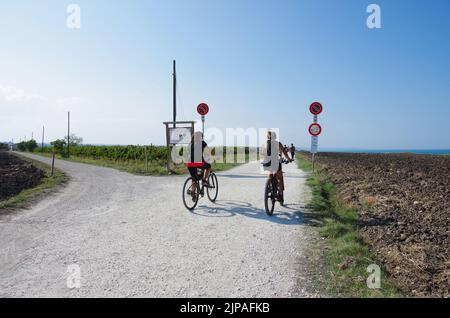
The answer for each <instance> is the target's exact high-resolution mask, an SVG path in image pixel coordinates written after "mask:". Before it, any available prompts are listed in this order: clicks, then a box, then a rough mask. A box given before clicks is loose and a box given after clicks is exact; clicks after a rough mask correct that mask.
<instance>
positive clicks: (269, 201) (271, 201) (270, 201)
mask: <svg viewBox="0 0 450 318" xmlns="http://www.w3.org/2000/svg"><path fill="white" fill-rule="evenodd" d="M275 195H276V194H275V193H274V192H273V184H272V179H270V178H269V179H267V181H266V187H265V189H264V206H265V208H266V213H267V215H269V216H271V215H272V214H273V210H274V208H275Z"/></svg>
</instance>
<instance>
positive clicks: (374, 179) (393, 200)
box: [316, 153, 450, 297]
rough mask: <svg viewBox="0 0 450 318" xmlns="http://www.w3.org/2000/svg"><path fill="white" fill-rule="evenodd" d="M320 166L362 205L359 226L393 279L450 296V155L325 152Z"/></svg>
mask: <svg viewBox="0 0 450 318" xmlns="http://www.w3.org/2000/svg"><path fill="white" fill-rule="evenodd" d="M316 158H317V162H318V163H319V166H320V169H321V171H322V172H323V173H324V174H325V175H326V176H328V178H329V179H330V181H331V182H332V183H334V184H335V185H336V186H337V190H338V195H339V197H340V198H342V199H343V200H345V201H347V202H348V203H350V204H351V205H353V206H354V207H355V208H357V210H358V211H359V216H360V222H359V231H360V234H361V236H362V239H363V241H364V242H365V243H366V244H368V245H369V246H371V248H372V250H373V251H374V253H375V255H376V257H377V258H378V259H379V260H380V261H381V262H382V264H383V266H384V267H385V269H386V270H387V272H388V273H389V274H390V275H391V276H392V278H393V280H394V282H395V283H396V285H397V286H398V287H399V289H400V290H402V291H403V292H404V293H406V294H407V295H410V296H418V297H449V296H450V292H449V290H450V256H449V246H450V204H449V203H450V156H434V155H415V154H355V153H320V154H318V156H317V157H316Z"/></svg>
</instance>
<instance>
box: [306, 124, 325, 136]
mask: <svg viewBox="0 0 450 318" xmlns="http://www.w3.org/2000/svg"><path fill="white" fill-rule="evenodd" d="M308 131H309V133H310V134H311V135H312V136H319V135H320V133H321V132H322V126H320V125H319V124H318V123H314V124H311V125H310V126H309V128H308Z"/></svg>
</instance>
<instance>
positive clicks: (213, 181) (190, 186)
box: [183, 162, 219, 210]
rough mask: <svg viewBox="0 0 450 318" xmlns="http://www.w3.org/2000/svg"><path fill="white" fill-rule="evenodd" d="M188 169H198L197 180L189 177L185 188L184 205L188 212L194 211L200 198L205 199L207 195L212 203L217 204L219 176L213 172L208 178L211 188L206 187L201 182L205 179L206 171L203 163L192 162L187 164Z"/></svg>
mask: <svg viewBox="0 0 450 318" xmlns="http://www.w3.org/2000/svg"><path fill="white" fill-rule="evenodd" d="M185 165H186V167H187V168H197V175H196V178H194V177H192V176H191V177H189V178H187V179H186V181H185V182H184V186H183V204H184V206H185V207H186V209H188V210H193V209H195V207H196V206H197V203H198V200H199V198H200V196H201V197H202V198H203V197H204V195H205V188H206V194H207V196H208V199H209V200H210V201H211V202H213V203H214V202H215V201H216V199H217V195H218V194H219V183H218V181H217V176H216V174H215V173H214V172H212V171H211V173H210V174H209V177H208V183H209V186H205V185H204V184H203V182H200V181H201V180H202V178H203V173H204V169H203V168H202V167H203V162H190V163H186V164H185Z"/></svg>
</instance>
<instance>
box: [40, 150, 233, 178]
mask: <svg viewBox="0 0 450 318" xmlns="http://www.w3.org/2000/svg"><path fill="white" fill-rule="evenodd" d="M35 153H36V154H37V155H40V156H45V157H51V154H48V153H41V152H35ZM55 158H57V159H60V160H67V161H72V162H79V163H86V164H91V165H96V166H101V167H108V168H113V169H117V170H120V171H124V172H128V173H132V174H136V175H142V176H155V175H156V176H162V175H168V174H186V173H187V172H188V171H187V169H186V167H185V166H184V165H181V164H180V165H176V166H175V167H172V170H171V172H170V173H168V172H167V168H166V163H165V162H162V161H158V160H155V161H149V163H148V168H147V167H146V165H145V162H143V161H140V160H127V161H123V160H108V159H101V158H99V159H94V158H86V157H77V156H73V155H72V156H70V158H65V157H62V156H61V155H56V157H55ZM238 165H240V164H239V163H213V164H212V168H213V170H214V171H225V170H229V169H231V168H234V167H236V166H238Z"/></svg>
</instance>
